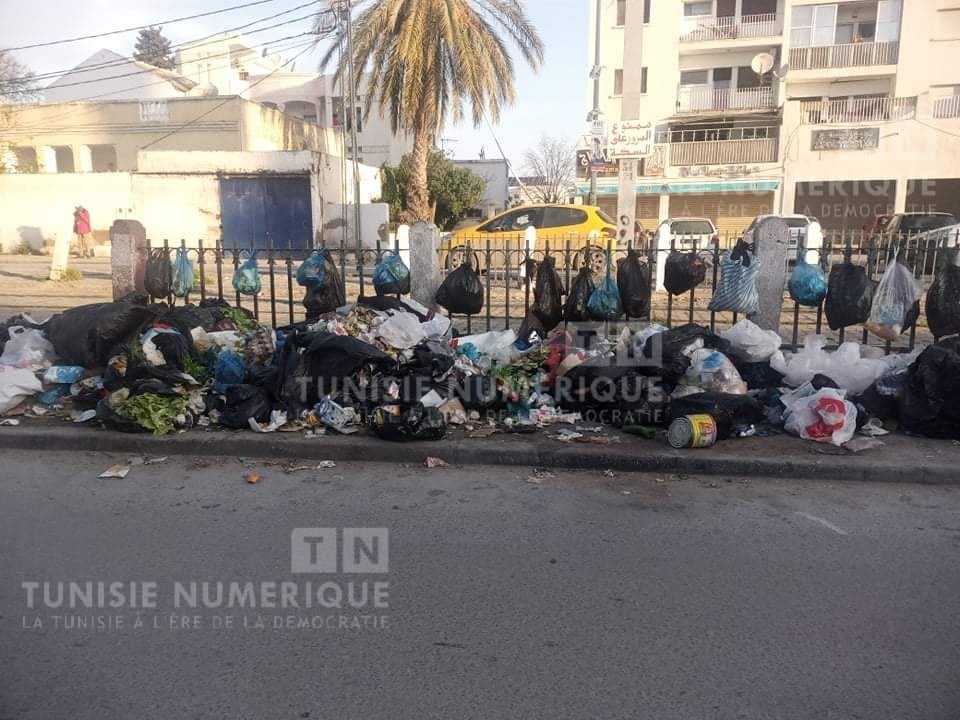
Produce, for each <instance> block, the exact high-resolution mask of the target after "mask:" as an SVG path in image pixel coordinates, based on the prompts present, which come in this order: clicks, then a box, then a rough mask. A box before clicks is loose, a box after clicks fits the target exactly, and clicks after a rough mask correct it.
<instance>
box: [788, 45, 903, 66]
mask: <svg viewBox="0 0 960 720" xmlns="http://www.w3.org/2000/svg"><path fill="white" fill-rule="evenodd" d="M899 57H900V43H899V42H897V41H894V42H876V43H850V44H848V45H825V46H823V47H797V48H792V49H791V50H790V69H791V70H821V69H827V68H849V67H873V66H876V65H896V64H897V60H898V59H899Z"/></svg>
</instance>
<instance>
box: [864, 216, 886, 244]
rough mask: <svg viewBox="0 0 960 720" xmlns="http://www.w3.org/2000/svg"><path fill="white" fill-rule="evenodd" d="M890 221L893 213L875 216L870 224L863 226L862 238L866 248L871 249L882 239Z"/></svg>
mask: <svg viewBox="0 0 960 720" xmlns="http://www.w3.org/2000/svg"><path fill="white" fill-rule="evenodd" d="M891 220H893V213H887V214H885V215H877V216H876V217H874V218H873V222H872V223H870V224H869V225H864V226H863V237H864V241H865V245H866V247H867V248H870V247H873V246H874V245H875V244H876V242H877V241H878V240H879V239H881V238H882V237H883V234H884V232H886V230H887V227H888V226H889V225H890V221H891Z"/></svg>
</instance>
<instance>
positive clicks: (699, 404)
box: [0, 251, 960, 450]
mask: <svg viewBox="0 0 960 720" xmlns="http://www.w3.org/2000/svg"><path fill="white" fill-rule="evenodd" d="M744 258H746V256H744V257H743V258H731V259H730V262H731V263H733V264H734V265H736V266H737V268H738V269H737V270H736V273H737V274H738V275H742V274H743V273H744V272H747V271H750V272H752V268H753V265H752V264H751V262H749V258H746V260H747V262H744ZM158 267H160V268H161V269H164V271H165V268H166V265H164V264H163V263H160V264H159V266H158ZM841 267H842V266H841ZM842 272H848V271H847V270H843V271H842ZM255 273H256V267H255V260H254V261H251V262H248V263H245V264H244V266H242V267H241V268H240V270H239V275H238V277H240V278H241V279H240V280H239V281H238V282H241V283H243V284H245V285H246V286H249V287H254V286H256V285H257V284H258V283H257V281H256V280H255V279H254V278H253V275H254V274H255ZM158 274H160V273H159V270H157V271H156V272H155V273H154V275H155V277H154V280H156V275H158ZM175 274H176V273H171V275H175ZM814 274H815V273H814ZM617 275H618V279H619V280H620V281H621V282H620V283H617V282H616V281H614V280H613V273H612V268H608V269H607V277H606V279H605V280H604V281H603V282H601V283H600V284H598V285H595V286H594V284H593V281H592V278H591V277H590V274H589V273H588V272H584V273H581V276H580V277H578V278H577V280H576V282H575V283H574V287H573V288H571V292H570V294H569V295H568V297H567V301H566V303H564V302H563V296H564V295H567V293H566V292H565V290H564V288H563V287H562V283H561V281H560V278H559V276H558V274H557V272H556V269H555V266H554V264H553V262H552V261H551V258H547V260H546V261H544V262H543V263H541V264H540V265H539V267H538V269H537V273H536V289H535V291H534V300H535V302H534V304H533V306H532V308H531V312H530V316H529V317H528V318H527V321H525V322H524V324H523V326H522V327H521V328H520V330H519V331H518V332H515V331H514V330H509V329H508V330H502V331H489V332H484V333H479V334H471V335H462V334H460V333H458V332H457V330H456V329H455V328H454V327H453V326H452V325H451V321H450V319H449V318H448V317H446V316H444V315H442V314H439V313H437V312H436V311H435V310H434V309H432V308H428V307H425V306H424V305H421V304H419V303H417V302H415V301H413V300H410V299H403V297H402V296H403V295H404V294H405V293H406V292H409V285H410V283H409V270H407V269H406V267H405V266H403V264H402V262H400V261H399V258H397V257H395V256H394V255H387V256H386V257H385V258H384V261H383V262H382V263H381V265H380V266H378V268H377V272H376V282H375V286H376V288H377V291H378V294H377V295H376V296H375V297H370V298H361V299H360V300H359V301H358V302H357V303H355V304H346V303H345V301H344V298H343V285H342V282H341V281H340V280H339V275H338V274H337V273H336V268H334V267H333V266H332V262H331V260H330V258H329V256H328V255H326V254H325V253H324V251H318V252H316V253H314V254H313V255H311V256H310V258H308V259H307V261H306V262H305V263H304V265H303V266H302V267H301V268H300V271H299V272H298V275H297V277H298V281H299V282H300V283H301V285H303V287H305V288H306V289H307V298H306V300H305V305H307V307H308V310H309V316H308V319H307V320H306V321H304V322H301V323H297V324H293V325H290V326H287V327H283V328H278V329H276V330H274V329H273V328H271V327H269V326H266V325H263V324H261V323H259V322H258V321H257V319H256V318H255V317H254V316H253V314H252V313H251V312H249V311H248V310H246V309H243V308H240V307H234V306H232V305H230V304H229V303H227V302H226V301H223V300H205V301H203V302H200V303H199V304H185V305H179V306H177V305H167V304H166V303H163V302H159V303H155V302H152V300H151V297H150V296H149V295H148V294H145V293H143V294H137V293H135V294H131V295H129V296H127V297H124V298H122V299H120V300H118V301H115V302H110V303H98V304H93V305H85V306H81V307H77V308H73V309H70V310H67V311H65V312H63V313H60V314H58V315H55V316H53V317H52V318H50V319H49V320H47V321H45V322H36V321H35V320H33V319H32V318H30V317H28V316H24V315H21V316H18V317H15V318H12V319H10V320H8V321H7V322H5V323H3V324H0V353H2V354H0V416H3V417H4V418H5V419H4V420H0V423H3V424H16V423H17V422H18V419H17V418H19V417H21V416H26V417H31V416H44V415H50V416H56V417H61V418H65V419H68V420H71V421H73V422H76V423H93V424H98V425H101V426H104V427H106V428H110V429H114V430H120V431H123V432H150V433H153V434H156V435H166V434H170V433H173V432H182V431H187V430H190V429H191V428H209V429H214V428H224V429H230V430H249V431H253V432H297V433H303V434H306V435H307V436H310V437H316V436H319V435H324V434H354V433H359V432H369V433H371V434H373V435H376V436H377V437H380V438H382V439H385V440H390V441H403V442H406V441H418V440H438V439H441V438H443V437H445V436H446V435H447V434H448V433H450V432H452V431H453V430H454V429H455V428H463V430H464V432H467V433H469V435H468V436H469V437H486V436H488V435H489V434H490V433H493V432H507V433H526V432H536V431H538V430H540V429H546V432H547V433H548V434H549V436H550V437H552V438H555V439H557V440H558V441H562V442H571V441H579V442H609V441H610V438H609V437H608V436H607V435H605V434H603V433H605V432H606V428H618V429H621V430H622V431H623V433H624V434H626V435H635V436H640V437H646V438H661V439H665V440H666V441H668V442H670V443H671V444H672V445H674V446H676V447H678V448H684V447H707V446H709V445H712V444H714V443H716V442H718V441H722V440H726V439H728V438H733V437H748V436H765V435H772V434H779V433H782V432H784V431H785V432H787V433H791V434H794V435H797V436H799V437H801V438H805V439H809V440H814V441H817V442H827V443H833V444H835V445H844V446H846V447H848V448H850V449H853V450H862V449H866V448H868V447H871V446H873V445H875V444H877V443H881V442H882V441H879V440H877V437H879V436H881V435H884V434H886V433H888V432H890V431H893V430H896V429H902V430H904V431H906V432H909V433H914V434H917V435H925V436H929V437H938V438H952V439H958V440H960V403H958V402H957V401H958V400H960V373H958V372H957V370H958V369H960V339H958V338H957V337H953V338H948V339H944V340H941V341H940V342H939V343H937V344H935V345H933V346H931V347H928V348H926V349H925V350H923V351H922V352H920V351H917V352H915V353H912V354H910V355H897V354H893V355H884V353H883V351H882V350H880V349H878V348H870V347H866V346H861V345H859V344H857V343H852V342H848V343H844V344H842V345H841V346H840V347H839V348H837V349H836V350H828V349H827V347H826V344H825V340H824V338H822V337H818V336H810V337H808V338H807V339H806V342H805V344H804V346H803V348H801V349H800V350H798V351H797V352H792V353H788V352H783V351H782V350H781V347H782V345H783V343H782V339H781V338H780V337H779V335H777V333H775V332H772V331H764V330H761V329H760V328H759V327H758V326H757V325H755V324H754V323H752V322H751V321H750V320H741V321H740V322H738V323H737V324H736V325H734V326H733V327H731V328H729V329H727V330H725V331H723V332H720V333H719V334H717V333H714V332H712V331H711V330H710V329H708V328H705V327H701V326H698V325H694V324H689V325H684V326H681V327H675V328H669V329H668V328H666V327H662V326H659V325H655V324H650V325H647V326H645V327H641V328H637V329H632V328H630V327H624V328H623V330H622V332H620V334H619V335H617V336H615V337H608V336H606V335H604V334H603V332H601V331H600V330H601V327H604V326H600V325H597V326H590V325H586V324H579V325H578V324H576V323H574V322H571V318H570V317H569V316H570V315H578V316H582V317H584V318H596V317H597V316H604V314H605V313H607V314H610V315H612V314H613V312H614V311H617V312H621V311H622V310H623V308H625V307H631V308H632V310H630V311H629V312H631V314H632V312H633V311H636V312H644V311H645V310H646V309H648V308H649V296H648V295H645V294H644V293H643V292H640V291H639V290H638V288H642V287H643V286H644V283H647V287H648V281H649V272H648V271H647V268H646V265H644V264H641V263H639V260H638V258H637V257H629V258H627V259H626V260H625V261H623V262H621V263H620V266H619V267H618V272H617ZM701 275H702V268H701V267H699V266H698V264H697V262H696V258H693V259H691V258H689V257H686V256H681V255H678V257H676V258H674V260H673V268H672V270H671V284H672V285H673V286H674V287H675V288H679V287H687V286H689V284H690V282H696V280H697V278H698V277H699V276H701ZM161 279H162V278H161ZM607 280H609V281H610V282H609V283H608V282H607ZM856 280H857V278H854V281H856ZM798 282H799V281H798ZM154 284H157V285H163V284H162V283H159V282H156V283H154ZM839 284H840V283H838V285H839ZM478 287H479V288H480V290H478ZM165 288H166V286H165V285H163V287H160V288H159V290H164V289H165ZM624 288H626V293H624ZM730 288H731V294H732V295H738V294H739V293H738V292H736V288H735V287H734V285H733V284H731V285H730ZM797 291H798V292H800V289H799V288H798V290H797ZM938 292H941V293H942V292H943V291H939V290H938ZM951 292H952V291H951ZM151 294H153V291H151ZM615 296H616V297H615ZM438 300H442V301H443V304H444V305H445V306H447V307H451V306H452V307H456V308H457V309H458V310H460V309H472V308H474V307H475V306H476V305H477V304H478V303H482V285H479V284H478V282H477V278H476V270H474V269H473V268H472V267H470V265H469V264H465V265H463V266H461V269H459V270H457V271H455V272H453V273H451V274H450V275H449V276H448V281H447V282H446V283H445V284H444V286H443V287H442V288H441V291H440V293H438ZM828 303H829V300H828ZM618 308H619V309H618ZM857 312H860V314H861V315H862V314H863V313H862V309H861V310H860V311H857ZM565 320H566V322H564V321H565ZM553 426H559V428H562V429H557V428H554V427H553ZM858 435H859V437H858ZM616 439H617V440H622V438H621V437H620V436H617V438H616Z"/></svg>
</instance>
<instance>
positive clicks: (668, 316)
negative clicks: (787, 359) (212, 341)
mask: <svg viewBox="0 0 960 720" xmlns="http://www.w3.org/2000/svg"><path fill="white" fill-rule="evenodd" d="M70 267H71V268H74V269H76V270H78V271H79V272H80V273H82V278H81V279H78V280H62V281H51V280H48V279H47V276H48V273H49V268H50V259H49V258H48V257H44V256H24V255H0V280H2V284H0V319H5V318H7V317H9V316H11V315H15V314H17V313H19V312H28V313H29V314H31V315H32V316H33V317H34V318H35V319H38V320H41V319H44V318H46V317H48V316H50V315H52V314H53V313H56V312H61V311H63V310H65V309H67V308H70V307H75V306H77V305H84V304H87V303H94V302H107V301H109V300H110V299H111V292H112V290H111V281H110V261H109V259H106V258H95V259H76V258H71V260H70ZM273 270H274V272H273V282H272V283H271V276H270V274H269V273H268V272H267V268H266V266H265V263H264V264H262V265H261V279H262V282H263V291H262V293H261V295H260V296H259V297H258V298H256V299H254V298H249V297H240V298H239V303H238V296H237V295H236V294H235V293H234V292H233V289H232V287H231V279H232V277H233V270H232V268H224V269H223V271H222V274H221V275H220V277H218V276H217V271H216V269H215V266H211V265H208V266H207V268H206V269H205V276H204V278H203V285H204V291H205V295H206V296H207V297H217V295H218V292H219V290H220V288H222V289H223V294H224V297H225V298H226V299H227V300H229V301H230V302H231V303H234V304H240V305H242V306H243V307H248V308H250V309H251V310H254V312H255V313H256V315H257V316H258V318H259V319H260V320H261V321H262V322H264V323H267V324H272V325H275V326H283V325H286V324H289V323H291V322H296V321H299V320H302V319H303V318H304V308H303V305H302V300H303V289H302V288H301V287H300V286H299V285H297V283H296V280H295V278H294V274H295V272H296V264H294V263H290V264H287V263H286V262H282V261H277V263H276V265H275V266H274V268H273ZM485 279H486V278H485ZM561 279H562V280H563V282H564V284H565V285H568V284H569V283H570V281H571V280H572V274H571V278H567V277H566V273H565V272H564V271H561ZM511 280H512V282H511V283H510V288H509V290H508V289H507V287H506V283H505V280H504V278H503V277H502V276H494V277H492V278H490V282H489V288H488V291H487V297H486V298H485V303H484V309H483V311H482V312H481V314H480V315H477V316H474V317H472V318H469V319H467V318H464V317H456V318H454V320H455V323H456V325H457V326H458V327H460V328H462V329H463V330H469V331H471V332H482V331H485V330H487V329H502V328H505V327H518V326H519V324H520V323H521V322H522V320H523V317H524V316H525V315H526V312H527V309H528V308H529V307H530V305H531V304H532V303H533V290H532V287H528V286H526V284H525V283H519V282H518V281H517V279H516V277H514V278H511ZM708 283H709V278H708ZM197 288H198V291H197V293H196V294H194V295H191V297H190V298H189V299H190V300H191V301H194V302H196V301H198V300H199V299H200V298H201V293H200V292H199V289H200V281H199V278H198V284H197ZM346 290H347V300H348V302H352V301H355V300H356V299H357V297H358V296H359V295H360V283H359V282H358V280H357V276H356V273H353V274H352V276H351V275H348V282H347V287H346ZM372 293H373V289H372V285H371V283H370V280H369V278H367V280H366V282H365V285H364V294H366V295H370V294H372ZM710 298H711V288H710V287H708V286H704V287H700V288H697V289H696V290H695V291H694V297H693V303H692V305H693V307H692V321H693V322H696V323H698V324H701V325H710V321H711V314H710V312H709V310H708V309H707V305H708V304H709V302H710ZM176 302H177V304H181V303H182V302H183V300H180V299H178V300H177V301H176ZM690 313H691V299H690V295H689V294H687V295H681V296H679V297H676V298H672V299H671V298H670V297H669V296H668V295H667V294H666V293H655V294H654V297H653V308H652V317H651V320H652V321H653V322H658V323H662V324H665V325H666V324H672V325H679V324H683V323H685V322H688V321H689V318H690ZM794 313H795V306H794V303H793V302H792V301H791V300H790V299H789V298H786V299H785V302H784V309H783V315H782V322H781V335H782V337H783V339H784V342H785V343H787V344H792V343H793V342H794V331H793V328H794ZM797 320H798V322H797V331H796V333H795V334H796V339H797V341H798V342H799V343H801V344H802V342H803V338H804V337H805V336H806V335H808V334H811V333H815V332H817V331H818V311H817V310H816V309H815V308H800V309H799V313H798V317H797ZM637 322H643V321H637ZM714 323H715V327H716V328H717V329H718V330H721V329H724V328H726V327H729V326H730V325H732V324H733V323H734V318H733V315H732V314H731V313H720V314H717V315H716V317H715V318H714ZM819 330H820V331H821V333H822V334H824V335H826V336H827V337H828V338H830V340H831V341H832V342H836V341H837V340H838V339H839V336H838V333H836V332H833V331H831V330H830V329H829V328H828V327H827V324H826V318H825V317H822V316H820V323H819ZM845 339H847V340H856V341H858V342H863V341H864V337H863V331H862V329H861V328H859V327H854V328H848V329H847V332H846V333H845ZM931 341H932V337H931V336H930V334H929V332H928V331H927V328H926V318H925V317H924V315H923V314H922V313H921V319H920V324H919V327H918V329H917V334H916V342H917V343H920V344H926V343H929V342H931ZM908 343H909V334H907V335H904V337H903V341H902V342H901V343H898V344H897V347H900V346H904V347H905V346H907V345H908ZM869 344H871V345H877V346H880V347H882V346H884V343H883V342H882V341H880V340H878V339H877V338H875V337H871V338H869Z"/></svg>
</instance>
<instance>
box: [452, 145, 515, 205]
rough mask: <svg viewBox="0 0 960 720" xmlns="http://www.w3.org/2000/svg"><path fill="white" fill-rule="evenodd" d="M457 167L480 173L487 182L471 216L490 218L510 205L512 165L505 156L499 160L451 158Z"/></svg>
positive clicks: (476, 173)
mask: <svg viewBox="0 0 960 720" xmlns="http://www.w3.org/2000/svg"><path fill="white" fill-rule="evenodd" d="M451 162H452V163H453V164H454V165H456V166H457V167H460V168H464V169H465V170H469V171H470V172H472V173H474V174H475V175H479V176H480V177H482V178H483V179H484V181H485V182H486V184H487V185H486V189H485V190H484V192H483V197H482V198H481V199H480V202H479V203H478V205H477V207H476V208H472V211H471V212H470V213H469V216H470V217H482V218H488V217H492V216H494V215H496V214H497V213H500V212H503V211H504V210H506V209H507V208H508V207H510V167H509V165H508V163H507V161H506V160H504V159H503V158H501V159H499V160H451Z"/></svg>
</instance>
